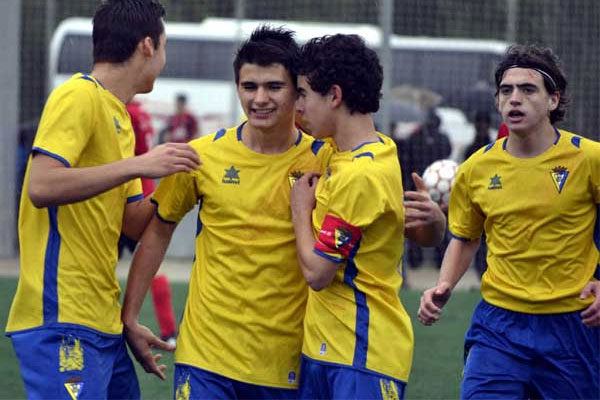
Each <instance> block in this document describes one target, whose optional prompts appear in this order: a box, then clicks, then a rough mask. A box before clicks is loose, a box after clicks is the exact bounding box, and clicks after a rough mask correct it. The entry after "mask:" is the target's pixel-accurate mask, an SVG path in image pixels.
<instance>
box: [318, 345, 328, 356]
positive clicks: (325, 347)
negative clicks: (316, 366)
mask: <svg viewBox="0 0 600 400" xmlns="http://www.w3.org/2000/svg"><path fill="white" fill-rule="evenodd" d="M325 353H327V343H325V342H323V343H321V348H320V349H319V354H320V355H322V356H324V355H325Z"/></svg>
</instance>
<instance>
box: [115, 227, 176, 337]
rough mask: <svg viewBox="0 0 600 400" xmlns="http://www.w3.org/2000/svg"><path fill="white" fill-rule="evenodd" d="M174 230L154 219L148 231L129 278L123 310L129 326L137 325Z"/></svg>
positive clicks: (124, 320) (122, 313) (145, 233)
mask: <svg viewBox="0 0 600 400" xmlns="http://www.w3.org/2000/svg"><path fill="white" fill-rule="evenodd" d="M174 229H175V225H174V224H172V225H171V224H166V223H164V222H161V221H160V220H159V219H158V218H157V217H154V218H153V219H152V221H151V222H150V224H149V225H148V228H147V229H146V231H145V232H144V235H143V236H142V240H141V243H140V246H139V247H138V249H137V251H136V252H135V255H134V257H133V260H132V263H131V268H130V270H129V276H128V278H127V289H126V290H125V299H124V301H123V309H122V311H121V320H122V321H123V324H125V326H129V325H131V324H137V320H138V315H139V312H140V309H141V307H142V304H143V302H144V299H145V297H146V293H147V292H148V289H149V288H150V284H151V282H152V279H153V278H154V276H155V275H156V272H157V271H158V269H159V267H160V264H161V263H162V260H163V259H164V256H165V253H166V251H167V247H168V246H169V242H170V241H171V236H172V235H173V231H174Z"/></svg>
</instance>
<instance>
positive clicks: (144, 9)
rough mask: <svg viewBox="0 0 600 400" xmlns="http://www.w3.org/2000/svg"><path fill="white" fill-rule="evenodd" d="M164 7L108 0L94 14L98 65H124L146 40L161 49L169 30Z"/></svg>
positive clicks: (149, 0)
mask: <svg viewBox="0 0 600 400" xmlns="http://www.w3.org/2000/svg"><path fill="white" fill-rule="evenodd" d="M164 15H165V9H164V7H163V6H162V5H161V4H160V3H159V2H158V0H105V1H103V2H102V4H100V6H99V7H98V9H97V10H96V13H95V14H94V18H93V24H94V29H93V33H92V38H93V42H94V63H99V62H110V63H122V62H124V61H127V60H128V59H129V58H130V57H131V55H132V54H133V53H134V52H135V48H136V46H137V45H138V43H139V42H140V40H142V39H143V38H145V37H150V39H152V41H153V43H154V48H155V49H157V48H158V46H159V45H160V35H162V33H163V32H164V30H165V27H164V24H163V21H162V18H163V17H164Z"/></svg>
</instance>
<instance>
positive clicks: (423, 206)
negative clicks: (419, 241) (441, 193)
mask: <svg viewBox="0 0 600 400" xmlns="http://www.w3.org/2000/svg"><path fill="white" fill-rule="evenodd" d="M412 179H413V182H414V183H415V187H416V189H417V190H416V191H407V192H404V197H405V199H406V200H405V201H404V228H405V229H414V228H418V227H421V226H429V225H433V224H439V223H441V222H442V221H443V222H444V224H445V220H446V216H445V215H444V212H443V211H442V209H441V208H440V206H439V205H438V204H437V203H436V202H435V201H433V200H431V196H430V195H429V192H428V191H427V188H426V187H425V182H423V179H421V177H420V176H419V175H418V174H416V173H414V172H413V173H412Z"/></svg>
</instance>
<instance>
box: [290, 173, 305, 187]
mask: <svg viewBox="0 0 600 400" xmlns="http://www.w3.org/2000/svg"><path fill="white" fill-rule="evenodd" d="M302 175H304V172H302V171H292V172H290V174H289V175H288V179H289V181H290V187H292V186H294V183H296V181H297V180H298V179H300V178H302Z"/></svg>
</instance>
